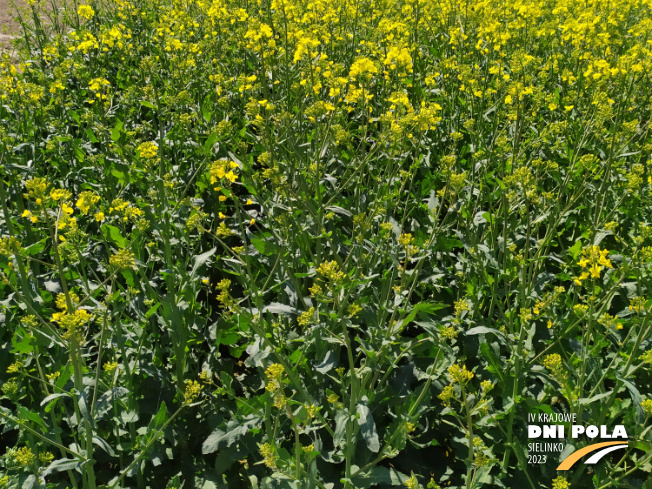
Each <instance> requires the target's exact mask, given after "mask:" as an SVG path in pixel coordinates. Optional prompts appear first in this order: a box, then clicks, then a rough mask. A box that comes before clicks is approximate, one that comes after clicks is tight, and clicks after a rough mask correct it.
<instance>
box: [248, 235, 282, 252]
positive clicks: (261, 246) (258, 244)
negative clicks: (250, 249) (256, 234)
mask: <svg viewBox="0 0 652 489" xmlns="http://www.w3.org/2000/svg"><path fill="white" fill-rule="evenodd" d="M251 244H252V245H254V248H256V249H257V250H258V253H260V254H261V255H265V256H269V255H272V254H274V253H278V251H279V249H280V248H279V246H278V245H277V244H276V243H272V242H271V241H267V240H263V239H260V238H251Z"/></svg>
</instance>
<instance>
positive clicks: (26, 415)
mask: <svg viewBox="0 0 652 489" xmlns="http://www.w3.org/2000/svg"><path fill="white" fill-rule="evenodd" d="M16 412H17V413H18V417H19V418H20V419H21V420H23V421H24V420H29V421H32V422H33V423H36V424H37V425H39V426H40V427H41V428H43V429H44V430H45V431H48V429H49V428H48V425H47V424H45V421H43V418H41V416H39V414H38V413H35V412H34V411H30V410H29V409H27V408H26V407H25V406H21V405H19V406H18V407H17V408H16Z"/></svg>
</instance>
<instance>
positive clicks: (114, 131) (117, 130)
mask: <svg viewBox="0 0 652 489" xmlns="http://www.w3.org/2000/svg"><path fill="white" fill-rule="evenodd" d="M123 126H124V124H123V122H122V121H118V122H116V124H115V126H113V129H112V130H111V139H112V140H113V141H114V142H115V141H117V140H118V139H120V132H121V131H122V127H123Z"/></svg>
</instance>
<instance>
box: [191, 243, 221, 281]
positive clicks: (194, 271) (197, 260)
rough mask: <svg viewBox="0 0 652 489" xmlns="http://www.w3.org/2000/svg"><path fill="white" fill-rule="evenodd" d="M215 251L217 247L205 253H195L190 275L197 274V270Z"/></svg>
mask: <svg viewBox="0 0 652 489" xmlns="http://www.w3.org/2000/svg"><path fill="white" fill-rule="evenodd" d="M216 251H217V248H211V249H210V250H208V251H207V252H206V253H202V254H201V255H196V256H195V257H194V263H193V266H192V271H191V272H190V275H191V276H193V277H194V276H195V275H196V274H197V271H198V270H199V269H200V268H201V267H202V266H203V265H205V264H206V263H207V262H208V260H209V259H210V257H211V256H213V255H214V254H215V252H216Z"/></svg>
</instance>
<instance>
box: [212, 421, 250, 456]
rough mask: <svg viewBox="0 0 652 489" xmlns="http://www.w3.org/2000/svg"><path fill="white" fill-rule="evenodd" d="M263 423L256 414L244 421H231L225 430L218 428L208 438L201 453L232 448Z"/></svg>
mask: <svg viewBox="0 0 652 489" xmlns="http://www.w3.org/2000/svg"><path fill="white" fill-rule="evenodd" d="M262 422H263V420H262V418H260V417H259V416H256V415H255V414H250V415H248V416H245V417H244V418H243V419H242V420H237V419H236V420H231V421H229V422H228V423H227V425H226V427H225V428H224V429H222V428H218V429H216V430H215V431H213V433H211V435H210V436H209V437H208V438H206V440H205V441H204V444H203V445H202V448H201V452H202V453H203V454H204V455H205V454H207V453H213V452H215V451H217V449H218V448H223V447H230V446H231V445H233V444H234V443H235V442H236V441H238V439H239V438H240V437H241V436H243V435H245V434H247V432H248V431H249V430H252V429H256V428H259V427H260V425H261V424H262Z"/></svg>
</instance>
